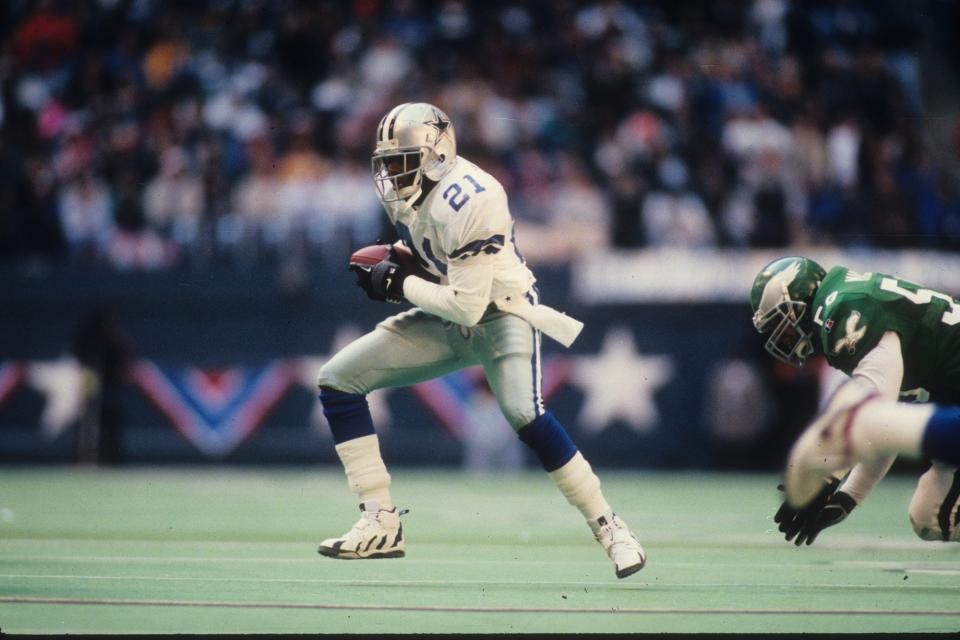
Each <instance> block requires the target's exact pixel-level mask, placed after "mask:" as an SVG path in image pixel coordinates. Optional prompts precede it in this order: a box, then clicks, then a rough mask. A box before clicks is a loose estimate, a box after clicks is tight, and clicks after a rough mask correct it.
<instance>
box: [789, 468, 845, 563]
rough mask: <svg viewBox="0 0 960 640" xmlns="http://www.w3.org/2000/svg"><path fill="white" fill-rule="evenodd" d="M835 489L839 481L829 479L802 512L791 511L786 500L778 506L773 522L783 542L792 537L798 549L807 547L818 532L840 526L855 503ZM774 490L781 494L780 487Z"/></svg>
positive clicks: (799, 510) (800, 510)
mask: <svg viewBox="0 0 960 640" xmlns="http://www.w3.org/2000/svg"><path fill="white" fill-rule="evenodd" d="M839 486H840V480H839V479H838V478H831V479H830V481H829V482H827V483H825V484H824V485H823V489H821V490H820V493H818V494H817V496H816V497H815V498H814V499H813V500H812V501H810V504H808V505H806V506H805V507H803V508H802V509H794V508H793V507H791V506H790V505H789V504H788V503H787V502H786V501H784V502H783V504H782V505H780V509H779V510H778V511H777V513H776V515H774V516H773V521H774V522H776V523H777V524H779V525H780V532H781V533H783V534H784V537H785V538H786V540H787V542H790V541H791V540H794V538H796V540H794V544H795V545H797V546H798V547H799V546H800V545H802V544H803V543H806V544H808V545H811V544H813V541H814V540H816V539H817V536H818V535H819V534H820V532H821V531H823V530H824V529H826V528H827V527H832V526H833V525H835V524H840V523H841V522H843V521H844V520H845V519H846V517H847V516H848V515H850V512H851V511H853V509H854V507H856V506H857V503H856V501H855V500H854V499H853V498H852V497H851V496H850V495H849V494H847V493H844V492H843V491H837V487H839ZM777 489H779V490H780V491H781V492H782V491H783V485H780V486H778V487H777Z"/></svg>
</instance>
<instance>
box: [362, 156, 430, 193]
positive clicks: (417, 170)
mask: <svg viewBox="0 0 960 640" xmlns="http://www.w3.org/2000/svg"><path fill="white" fill-rule="evenodd" d="M423 155H424V151H423V149H420V148H419V147H417V148H412V149H397V150H393V151H389V152H386V153H383V154H377V153H375V154H374V155H373V158H372V159H371V162H372V164H373V183H374V185H376V187H377V195H378V196H379V197H380V200H381V201H382V202H399V201H400V200H406V199H407V198H409V197H411V196H413V195H415V194H416V193H417V192H418V191H419V190H420V185H421V184H422V183H423V163H422V162H421V160H422V157H423Z"/></svg>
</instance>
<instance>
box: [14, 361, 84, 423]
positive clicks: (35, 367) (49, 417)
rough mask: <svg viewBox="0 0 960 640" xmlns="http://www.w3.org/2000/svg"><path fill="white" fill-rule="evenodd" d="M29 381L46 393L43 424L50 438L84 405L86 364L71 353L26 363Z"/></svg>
mask: <svg viewBox="0 0 960 640" xmlns="http://www.w3.org/2000/svg"><path fill="white" fill-rule="evenodd" d="M27 384H29V385H30V386H31V387H33V388H34V389H36V390H37V391H39V392H40V393H41V394H43V396H44V405H43V414H42V415H41V416H40V426H41V427H42V428H43V432H44V434H46V435H47V436H48V437H50V438H55V437H57V436H58V435H60V434H61V433H62V432H63V431H64V430H65V429H66V428H67V427H69V426H70V425H72V424H73V423H74V422H76V421H77V419H78V418H79V417H80V412H81V411H82V409H83V368H82V367H81V366H80V363H79V362H77V360H75V359H74V358H72V357H70V356H66V355H65V356H61V357H60V359H59V360H49V361H40V362H30V363H28V364H27Z"/></svg>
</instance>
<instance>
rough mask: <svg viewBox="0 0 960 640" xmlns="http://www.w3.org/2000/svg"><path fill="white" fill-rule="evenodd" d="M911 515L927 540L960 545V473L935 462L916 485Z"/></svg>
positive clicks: (915, 528)
mask: <svg viewBox="0 0 960 640" xmlns="http://www.w3.org/2000/svg"><path fill="white" fill-rule="evenodd" d="M909 515H910V524H911V525H912V526H913V530H914V531H915V532H916V533H917V535H918V536H920V537H921V538H923V539H924V540H937V541H943V542H948V541H953V542H960V526H958V522H960V520H958V516H960V471H958V470H957V468H956V467H948V466H945V465H941V464H938V463H936V462H935V463H934V464H933V466H931V467H930V469H929V470H928V471H927V472H926V473H924V474H923V475H922V476H920V480H919V482H917V489H916V491H914V493H913V499H911V500H910V511H909Z"/></svg>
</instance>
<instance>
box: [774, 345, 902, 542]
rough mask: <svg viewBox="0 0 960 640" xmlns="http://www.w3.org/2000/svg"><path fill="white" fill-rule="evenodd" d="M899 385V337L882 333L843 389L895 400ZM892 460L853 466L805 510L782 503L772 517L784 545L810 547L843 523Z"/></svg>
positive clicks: (833, 481) (900, 361) (830, 483)
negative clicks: (858, 388)
mask: <svg viewBox="0 0 960 640" xmlns="http://www.w3.org/2000/svg"><path fill="white" fill-rule="evenodd" d="M902 381H903V356H902V355H901V352H900V337H899V336H898V335H897V334H896V333H895V332H893V331H887V332H885V333H884V334H883V335H882V336H881V338H880V340H879V341H878V342H877V344H876V346H875V347H874V348H873V349H871V350H870V351H869V352H867V353H866V355H864V356H863V357H862V358H861V359H860V361H859V363H858V364H857V366H856V368H855V369H854V371H853V372H852V375H851V376H850V380H848V381H846V382H844V383H843V384H844V385H847V384H853V385H858V386H861V387H863V389H864V391H866V392H867V393H878V394H880V396H882V397H883V398H885V399H888V400H895V399H896V398H897V396H898V394H899V392H900V385H901V383H902ZM894 459H895V457H893V456H891V457H888V458H883V459H880V460H877V461H874V462H871V463H869V464H867V463H859V464H857V465H856V466H855V467H854V468H853V470H852V471H851V472H850V474H849V475H848V476H847V478H846V480H843V479H842V474H840V475H838V476H835V477H833V478H831V479H830V480H829V481H828V482H827V483H826V484H825V485H824V487H823V489H822V490H821V492H820V493H819V494H818V495H817V497H816V498H815V499H814V500H813V501H812V502H811V503H810V504H809V505H807V506H806V507H804V508H802V509H794V508H793V507H791V506H790V505H789V504H787V502H786V501H784V502H783V504H782V505H781V506H780V509H779V510H778V511H777V513H776V515H775V516H774V522H776V523H777V524H779V525H780V527H779V528H780V531H781V532H782V533H783V534H784V535H785V538H786V539H787V541H788V542H789V541H791V540H795V544H796V545H797V546H800V545H801V544H804V543H806V544H808V545H809V544H813V541H814V540H815V539H816V538H817V536H818V535H819V534H820V532H821V531H823V530H824V529H826V528H828V527H832V526H834V525H837V524H840V523H841V522H843V521H844V520H845V519H846V518H847V516H849V515H850V512H851V511H853V509H854V508H855V507H856V506H857V505H859V504H862V503H863V500H864V499H865V498H866V496H867V494H868V493H870V491H871V490H872V489H873V488H874V487H875V486H876V484H877V483H878V482H880V480H881V479H882V478H883V477H884V476H885V475H886V474H887V471H889V470H890V466H891V465H892V464H893V461H894Z"/></svg>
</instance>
